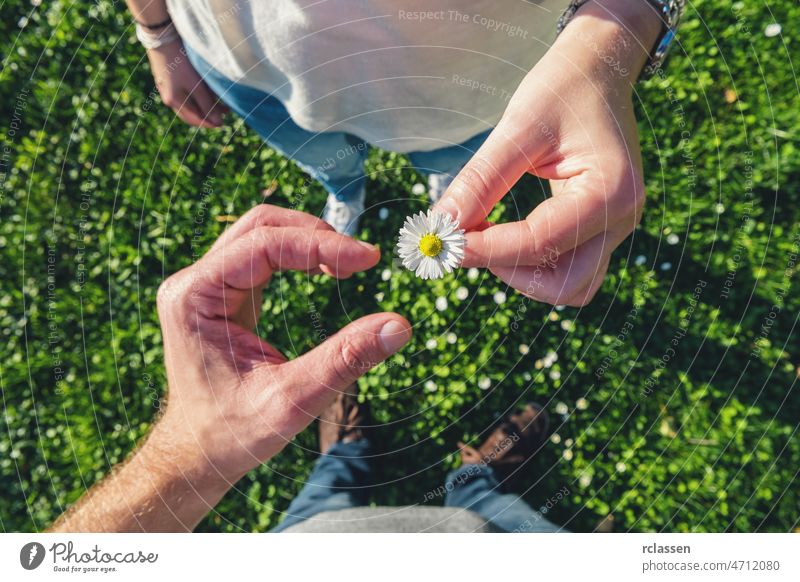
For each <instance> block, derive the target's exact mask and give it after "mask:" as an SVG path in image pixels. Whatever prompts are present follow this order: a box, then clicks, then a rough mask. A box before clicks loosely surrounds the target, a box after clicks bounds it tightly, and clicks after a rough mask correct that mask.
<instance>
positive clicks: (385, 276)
mask: <svg viewBox="0 0 800 582" xmlns="http://www.w3.org/2000/svg"><path fill="white" fill-rule="evenodd" d="M391 278H392V271H391V269H384V270H383V271H381V279H383V280H384V281H388V280H389V279H391Z"/></svg>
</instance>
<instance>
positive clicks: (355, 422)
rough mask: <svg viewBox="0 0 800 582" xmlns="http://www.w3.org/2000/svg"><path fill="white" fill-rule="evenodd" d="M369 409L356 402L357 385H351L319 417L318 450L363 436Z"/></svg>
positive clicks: (323, 450) (326, 450) (324, 449)
mask: <svg viewBox="0 0 800 582" xmlns="http://www.w3.org/2000/svg"><path fill="white" fill-rule="evenodd" d="M368 419H369V411H368V409H367V407H366V406H365V405H363V404H359V402H358V386H357V385H356V384H353V385H351V386H350V387H349V388H348V389H347V390H345V391H344V392H341V393H339V394H338V395H337V396H336V400H334V401H333V403H332V404H331V405H330V406H329V407H328V408H327V409H325V411H324V412H323V413H322V415H321V416H320V417H319V451H320V452H321V453H322V454H325V453H327V452H328V449H330V448H331V447H332V446H333V444H334V443H338V442H344V443H349V442H353V441H358V440H361V439H363V438H364V429H363V428H362V427H363V426H364V425H366V424H367V423H368Z"/></svg>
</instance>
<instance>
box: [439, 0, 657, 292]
mask: <svg viewBox="0 0 800 582" xmlns="http://www.w3.org/2000/svg"><path fill="white" fill-rule="evenodd" d="M615 1H616V0H615ZM615 1H611V0H606V1H605V2H599V1H598V2H590V3H588V4H586V5H585V6H584V8H582V9H581V11H580V12H579V13H578V15H577V16H576V17H575V19H574V20H573V21H572V23H570V24H569V25H568V26H567V27H566V29H565V31H564V33H563V34H562V35H561V36H560V37H559V38H558V40H557V41H556V43H555V44H554V45H553V47H552V48H551V49H550V51H549V52H548V53H547V55H546V56H545V57H544V58H543V59H542V60H541V61H540V62H539V63H538V64H537V65H536V66H535V67H534V69H533V70H532V71H531V72H530V73H529V74H528V75H527V76H526V77H525V79H524V80H523V82H522V83H521V85H520V87H519V88H518V90H517V91H516V92H515V93H514V96H513V97H512V99H511V101H510V102H509V106H508V108H507V110H506V112H505V114H504V115H503V118H502V120H501V121H500V123H499V124H498V125H497V127H496V129H495V130H494V131H493V132H492V133H491V135H490V136H489V138H488V140H487V141H486V142H485V143H484V145H483V146H482V147H481V148H480V149H479V150H478V152H477V153H476V154H475V156H474V157H473V159H472V160H471V161H470V162H469V163H468V164H467V166H466V167H465V168H464V169H463V170H462V171H461V173H460V174H459V175H458V176H457V178H456V179H455V180H454V182H453V184H452V185H451V186H450V188H449V189H448V192H447V193H446V195H445V196H444V198H443V199H442V201H441V202H440V203H439V206H438V208H439V209H441V210H443V211H445V212H448V213H450V214H452V215H453V216H455V217H456V218H458V220H460V221H461V224H462V226H463V227H464V228H465V229H467V253H466V257H465V261H464V266H466V267H486V268H489V269H490V270H491V271H492V272H493V273H494V274H495V275H497V276H498V277H499V278H500V279H502V280H503V281H505V282H506V283H508V284H509V285H510V286H512V287H514V288H515V289H517V290H518V291H520V292H521V293H523V294H525V295H527V296H529V297H531V298H533V299H536V300H538V301H543V302H546V303H551V304H564V305H573V306H581V305H585V304H586V303H587V302H589V301H590V300H591V298H592V297H593V296H594V294H595V293H596V292H597V289H598V288H599V287H600V285H601V283H602V281H603V278H604V276H605V273H606V270H607V268H608V263H609V257H610V255H611V252H612V251H613V250H614V249H615V248H616V247H617V246H619V244H620V243H621V242H622V241H623V240H624V239H625V238H627V236H628V235H629V234H630V233H631V232H632V231H633V229H634V228H635V226H636V225H637V223H638V222H639V220H640V218H641V213H642V206H643V203H644V183H643V176H642V162H641V156H640V148H639V140H638V134H637V128H636V120H635V118H634V114H633V102H632V84H633V83H634V82H635V81H636V78H637V76H638V74H639V71H640V70H641V69H642V67H643V65H644V63H645V62H646V59H647V51H648V50H649V49H650V47H651V46H652V44H653V43H654V42H655V39H656V37H657V35H658V31H659V29H660V26H661V24H660V20H659V19H658V17H657V16H655V14H654V13H652V14H650V15H648V14H646V13H643V14H642V15H640V16H641V17H639V18H633V19H630V20H627V19H622V20H620V19H619V18H620V15H619V13H617V14H615V15H611V16H609V13H608V11H609V9H610V8H609V7H610V5H614V4H615ZM633 5H640V6H644V7H647V9H648V10H649V7H648V4H647V3H646V2H628V3H627V6H626V7H625V8H620V11H624V10H625V9H627V7H631V6H633ZM637 28H638V29H637ZM635 29H636V32H635V34H634V32H633V31H634V30H635ZM637 39H638V40H637ZM526 172H530V173H532V174H534V175H536V176H539V177H541V178H545V179H548V180H550V184H551V186H552V193H553V196H552V197H551V198H549V199H547V200H545V201H544V202H543V203H541V204H539V205H538V206H537V207H536V208H535V209H534V210H533V212H531V213H530V215H528V216H527V217H526V218H525V219H524V220H521V221H519V222H511V223H504V224H497V225H491V224H488V223H487V222H486V220H485V219H486V217H487V216H488V214H489V213H490V212H491V210H492V208H493V207H494V205H495V204H496V203H497V202H498V201H499V200H500V199H501V198H503V196H505V194H506V193H507V192H508V191H509V189H510V188H511V187H512V186H513V185H514V184H515V183H516V182H517V180H518V179H519V178H520V177H521V176H522V175H523V174H524V173H526Z"/></svg>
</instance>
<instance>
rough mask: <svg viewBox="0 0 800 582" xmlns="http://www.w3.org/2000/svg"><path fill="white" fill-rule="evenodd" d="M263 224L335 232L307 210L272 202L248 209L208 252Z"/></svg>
mask: <svg viewBox="0 0 800 582" xmlns="http://www.w3.org/2000/svg"><path fill="white" fill-rule="evenodd" d="M261 226H284V227H288V226H295V227H302V228H310V229H313V230H328V231H331V232H333V227H332V226H331V225H329V224H328V223H327V222H325V221H324V220H321V219H319V218H317V217H315V216H311V215H310V214H307V213H305V212H300V211H299V210H290V209H288V208H281V207H280V206H273V205H272V204H259V205H258V206H256V207H255V208H252V209H250V210H248V211H247V212H246V213H245V214H244V215H243V216H242V217H241V218H240V219H239V220H237V221H236V222H234V223H233V224H232V225H231V226H229V227H228V228H227V229H225V232H224V233H222V235H221V236H220V237H219V238H218V239H217V240H216V242H215V243H214V244H213V245H212V246H211V248H210V249H209V251H208V252H211V251H215V250H217V249H219V248H220V247H224V246H225V245H227V244H230V243H231V242H232V241H234V240H236V239H237V238H239V237H241V236H243V235H245V234H247V233H248V232H250V231H251V230H253V229H254V228H258V227H261Z"/></svg>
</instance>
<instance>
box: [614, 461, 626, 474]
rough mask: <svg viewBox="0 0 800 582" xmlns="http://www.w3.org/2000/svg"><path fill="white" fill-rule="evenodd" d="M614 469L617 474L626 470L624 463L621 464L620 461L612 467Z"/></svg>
mask: <svg viewBox="0 0 800 582" xmlns="http://www.w3.org/2000/svg"><path fill="white" fill-rule="evenodd" d="M614 468H615V469H616V470H617V473H624V472H625V469H627V468H628V466H627V465H626V464H625V463H623V462H622V461H620V462H619V463H617V464H616V465H615V466H614Z"/></svg>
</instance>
